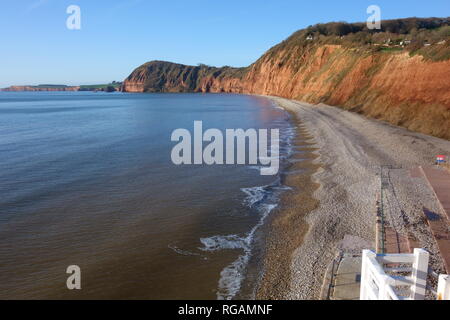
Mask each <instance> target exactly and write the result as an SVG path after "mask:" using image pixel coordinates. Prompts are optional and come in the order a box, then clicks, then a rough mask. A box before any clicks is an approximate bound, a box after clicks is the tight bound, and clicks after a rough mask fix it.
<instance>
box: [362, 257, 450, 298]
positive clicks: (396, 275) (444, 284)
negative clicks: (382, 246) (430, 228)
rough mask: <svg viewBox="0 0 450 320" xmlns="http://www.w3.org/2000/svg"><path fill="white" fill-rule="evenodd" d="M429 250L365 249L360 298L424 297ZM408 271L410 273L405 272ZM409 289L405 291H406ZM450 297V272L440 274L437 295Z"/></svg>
mask: <svg viewBox="0 0 450 320" xmlns="http://www.w3.org/2000/svg"><path fill="white" fill-rule="evenodd" d="M428 258H429V254H428V252H427V251H425V250H423V249H414V253H412V254H379V255H377V254H375V253H374V252H373V251H370V250H364V251H363V256H362V267H361V287H360V299H361V300H423V299H425V292H426V285H427V276H428ZM405 274H407V275H405ZM405 293H406V294H405ZM439 298H441V299H442V300H444V299H450V279H449V276H441V277H440V280H439V286H438V299H439Z"/></svg>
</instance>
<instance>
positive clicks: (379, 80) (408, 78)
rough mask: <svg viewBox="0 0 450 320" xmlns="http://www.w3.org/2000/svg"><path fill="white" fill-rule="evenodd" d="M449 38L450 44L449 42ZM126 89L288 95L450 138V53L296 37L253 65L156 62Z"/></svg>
mask: <svg viewBox="0 0 450 320" xmlns="http://www.w3.org/2000/svg"><path fill="white" fill-rule="evenodd" d="M441 45H442V46H446V47H445V49H446V50H448V48H447V47H448V43H447V44H441ZM436 47H437V45H436ZM437 48H438V49H440V48H444V47H437ZM441 51H442V50H441ZM122 89H123V91H126V92H228V93H248V94H262V95H274V96H281V97H285V98H290V99H296V100H300V101H306V102H309V103H314V104H317V103H326V104H329V105H334V106H339V107H342V108H344V109H347V110H351V111H354V112H359V113H362V114H364V115H366V116H369V117H372V118H376V119H381V120H385V121H388V122H390V123H392V124H395V125H400V126H403V127H406V128H408V129H410V130H413V131H418V132H422V133H425V134H431V135H435V136H437V137H441V138H446V139H450V60H449V59H447V60H445V59H444V60H442V61H432V60H429V59H425V58H424V57H423V56H422V55H411V54H410V52H408V51H407V50H403V51H400V50H392V51H391V50H373V49H370V48H368V47H367V46H365V47H364V46H363V47H359V48H358V47H349V46H344V45H339V44H329V43H323V42H320V41H317V42H315V41H309V42H294V41H289V39H288V40H287V41H285V42H283V43H281V44H280V45H278V46H275V47H274V48H272V49H270V50H269V51H268V52H267V53H266V54H264V55H263V56H262V57H261V58H260V59H259V60H258V61H256V62H255V63H254V64H252V65H251V66H250V67H248V68H241V69H236V68H213V67H208V66H197V67H193V66H185V65H179V64H173V63H169V62H161V61H153V62H149V63H146V64H144V65H142V66H140V67H138V68H137V69H136V70H134V71H133V72H132V73H131V75H130V76H129V77H128V78H127V79H126V80H125V81H124V83H123V87H122Z"/></svg>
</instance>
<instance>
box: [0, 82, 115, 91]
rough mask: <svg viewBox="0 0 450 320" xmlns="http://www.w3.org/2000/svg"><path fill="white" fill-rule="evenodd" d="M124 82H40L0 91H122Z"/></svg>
mask: <svg viewBox="0 0 450 320" xmlns="http://www.w3.org/2000/svg"><path fill="white" fill-rule="evenodd" d="M121 86H122V82H118V81H113V82H111V83H107V84H93V85H79V86H67V85H64V84H40V85H37V86H32V85H22V86H10V87H7V88H3V89H0V91H103V92H115V91H120V90H121Z"/></svg>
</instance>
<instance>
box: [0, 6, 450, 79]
mask: <svg viewBox="0 0 450 320" xmlns="http://www.w3.org/2000/svg"><path fill="white" fill-rule="evenodd" d="M373 4H375V5H378V6H379V7H380V8H381V17H382V19H394V18H406V17H412V16H416V17H431V16H435V17H448V16H450V1H449V0H429V1H424V0H420V1H419V0H410V1H406V0H395V1H392V0H370V1H367V0H342V1H334V0H307V1H304V0H276V1H275V0H273V1H272V0H270V1H269V0H240V1H236V0H95V1H93V0H14V1H7V0H0V5H1V7H0V87H6V86H9V85H36V84H68V85H77V84H98V83H108V82H110V81H113V80H116V81H122V80H123V79H124V78H126V77H127V76H128V75H129V74H130V73H131V72H132V71H133V69H134V68H136V67H138V66H139V65H141V64H143V63H145V62H147V61H151V60H166V61H172V62H177V63H183V64H189V65H197V64H199V63H204V64H208V65H214V66H224V65H230V66H236V67H241V66H247V65H249V64H251V63H252V62H254V61H255V60H256V59H257V58H259V57H260V56H261V55H262V54H263V53H264V52H265V51H267V50H268V49H269V48H270V47H272V46H274V45H276V44H277V43H279V42H280V41H282V40H284V39H286V38H287V37H288V36H289V35H290V34H292V33H293V32H294V31H296V30H299V29H302V28H305V27H307V26H309V25H313V24H316V23H325V22H331V21H347V22H362V21H366V20H367V18H368V16H369V15H368V14H367V13H366V10H367V7H368V6H369V5H373ZM70 5H77V6H79V7H80V12H81V29H79V30H70V29H68V28H67V27H66V20H67V19H68V18H69V16H70V14H67V13H66V10H67V8H68V7H69V6H70Z"/></svg>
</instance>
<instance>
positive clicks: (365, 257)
mask: <svg viewBox="0 0 450 320" xmlns="http://www.w3.org/2000/svg"><path fill="white" fill-rule="evenodd" d="M370 257H374V258H375V257H376V254H375V253H373V252H372V251H370V250H363V253H362V262H361V283H360V289H359V299H360V300H368V297H369V296H368V293H367V290H368V285H369V281H370V277H369V270H368V264H369V258H370Z"/></svg>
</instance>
